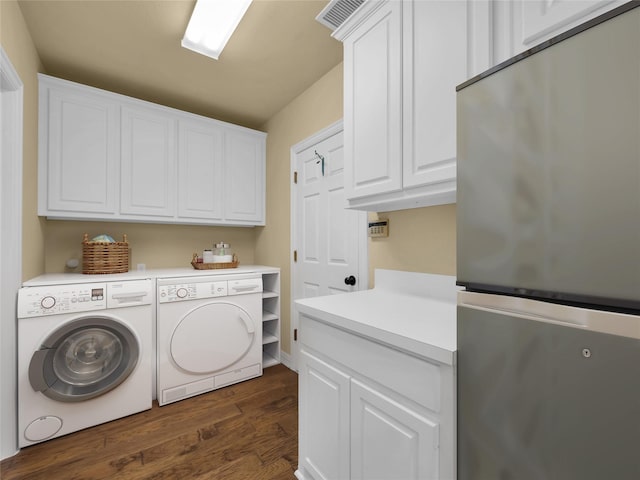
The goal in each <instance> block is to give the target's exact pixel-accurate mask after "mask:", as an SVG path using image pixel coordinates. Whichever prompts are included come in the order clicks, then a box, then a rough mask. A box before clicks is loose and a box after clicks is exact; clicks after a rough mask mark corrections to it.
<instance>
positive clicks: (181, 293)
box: [176, 287, 189, 298]
mask: <svg viewBox="0 0 640 480" xmlns="http://www.w3.org/2000/svg"><path fill="white" fill-rule="evenodd" d="M188 293H189V292H187V289H186V288H184V287H180V288H179V289H178V290H177V291H176V295H177V296H178V298H185V297H186V296H187V294H188Z"/></svg>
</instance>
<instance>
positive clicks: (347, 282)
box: [344, 275, 356, 286]
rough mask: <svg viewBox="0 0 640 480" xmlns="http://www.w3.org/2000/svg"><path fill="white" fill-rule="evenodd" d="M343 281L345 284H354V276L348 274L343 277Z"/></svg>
mask: <svg viewBox="0 0 640 480" xmlns="http://www.w3.org/2000/svg"><path fill="white" fill-rule="evenodd" d="M344 283H346V284H347V285H351V286H353V285H355V284H356V277H354V276H353V275H349V276H348V277H347V278H345V279H344Z"/></svg>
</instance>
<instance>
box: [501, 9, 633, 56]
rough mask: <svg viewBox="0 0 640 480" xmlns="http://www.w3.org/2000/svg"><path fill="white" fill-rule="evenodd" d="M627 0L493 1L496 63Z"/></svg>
mask: <svg viewBox="0 0 640 480" xmlns="http://www.w3.org/2000/svg"><path fill="white" fill-rule="evenodd" d="M623 3H626V0H604V1H603V0H599V1H596V0H510V1H508V2H505V1H500V0H492V2H491V8H492V10H493V18H494V30H495V36H494V38H495V45H494V48H495V54H494V59H495V60H494V62H493V63H494V64H498V63H500V62H502V61H504V60H507V59H509V58H511V57H513V56H514V55H517V54H519V53H522V52H524V51H525V50H528V49H529V48H532V47H535V46H536V45H539V44H540V43H542V42H544V41H545V40H549V39H550V38H553V37H555V36H556V35H559V34H561V33H563V32H566V31H567V30H569V29H571V28H573V27H577V26H578V25H580V24H582V23H584V22H586V21H588V20H591V19H592V18H595V17H597V16H598V15H601V14H603V13H605V12H607V11H609V10H611V9H613V8H615V7H618V6H620V5H622V4H623Z"/></svg>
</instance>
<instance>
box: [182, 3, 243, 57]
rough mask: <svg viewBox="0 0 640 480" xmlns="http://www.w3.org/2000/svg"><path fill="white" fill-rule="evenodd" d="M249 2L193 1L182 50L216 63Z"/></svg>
mask: <svg viewBox="0 0 640 480" xmlns="http://www.w3.org/2000/svg"><path fill="white" fill-rule="evenodd" d="M250 4H251V0H197V1H196V6H195V7H194V9H193V13H192V14H191V20H189V25H187V31H186V32H185V33H184V37H183V38H182V46H183V47H185V48H188V49H189V50H193V51H194V52H198V53H201V54H202V55H206V56H208V57H211V58H215V59H216V60H217V59H218V57H219V56H220V54H221V53H222V49H223V48H224V46H225V45H226V44H227V42H228V41H229V38H231V35H233V32H234V30H235V29H236V27H237V26H238V23H240V20H241V19H242V17H243V16H244V14H245V12H246V11H247V8H249V5H250Z"/></svg>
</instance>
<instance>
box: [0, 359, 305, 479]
mask: <svg viewBox="0 0 640 480" xmlns="http://www.w3.org/2000/svg"><path fill="white" fill-rule="evenodd" d="M297 464H298V376H297V374H296V373H295V372H293V371H291V370H289V369H288V368H286V367H284V366H282V365H277V366H275V367H271V368H268V369H265V371H264V375H263V376H262V377H260V378H257V379H253V380H249V381H246V382H242V383H239V384H237V385H232V386H229V387H226V388H222V389H220V390H216V391H214V392H210V393H207V394H203V395H199V396H197V397H194V398H190V399H187V400H183V401H180V402H176V403H173V404H170V405H166V406H164V407H158V405H157V404H156V403H155V402H154V406H153V408H152V409H151V410H147V411H146V412H142V413H139V414H136V415H131V416H129V417H126V418H122V419H119V420H114V421H112V422H109V423H106V424H103V425H98V426H96V427H92V428H88V429H86V430H83V431H80V432H76V433H72V434H70V435H66V436H64V437H60V438H56V439H53V440H49V441H48V442H43V443H40V444H37V445H33V446H31V447H27V448H24V449H22V450H21V451H20V453H18V454H17V455H15V456H14V457H11V458H8V459H5V460H4V461H3V462H2V463H1V464H0V478H2V479H3V480H13V479H21V480H22V479H34V480H35V479H47V480H56V479H64V480H80V479H83V480H88V479H92V480H93V479H131V480H136V479H163V480H166V479H172V480H173V479H183V478H185V479H186V478H197V479H216V480H227V479H233V480H241V479H251V480H280V479H283V480H284V479H289V480H290V479H293V478H294V475H293V472H294V470H295V468H296V467H297Z"/></svg>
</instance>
